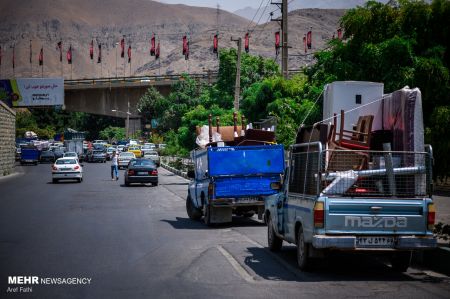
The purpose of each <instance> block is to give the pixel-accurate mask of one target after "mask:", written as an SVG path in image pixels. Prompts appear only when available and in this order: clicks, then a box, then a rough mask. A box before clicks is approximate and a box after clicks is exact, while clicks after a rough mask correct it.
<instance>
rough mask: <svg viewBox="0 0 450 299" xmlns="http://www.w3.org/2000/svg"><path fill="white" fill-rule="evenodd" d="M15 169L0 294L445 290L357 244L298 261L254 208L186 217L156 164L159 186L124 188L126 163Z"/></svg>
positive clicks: (4, 195)
mask: <svg viewBox="0 0 450 299" xmlns="http://www.w3.org/2000/svg"><path fill="white" fill-rule="evenodd" d="M20 169H22V170H21V171H22V172H24V173H23V174H21V175H16V176H13V177H11V178H6V179H2V180H0V297H2V298H3V297H12V298H14V297H21V298H29V297H32V298H310V297H314V298H325V297H330V296H332V297H333V298H348V297H370V298H372V297H383V298H394V297H395V298H449V297H450V279H449V278H448V277H446V276H442V275H440V274H437V273H434V272H432V271H428V270H427V269H419V268H417V267H412V268H410V270H408V272H407V273H406V274H399V273H395V272H393V271H391V269H390V267H389V266H387V264H386V263H385V262H384V261H383V259H379V258H373V257H368V256H363V255H355V254H346V255H342V254H341V255H335V256H333V257H332V258H330V259H328V260H327V261H326V262H323V263H321V264H319V265H318V266H317V268H316V270H315V271H314V272H309V273H308V272H301V271H300V270H298V269H297V268H296V266H295V249H294V247H293V246H289V245H288V244H286V243H285V246H284V247H283V250H282V251H281V252H280V253H277V254H273V253H271V252H269V251H268V249H267V248H266V244H267V243H266V227H265V226H264V225H263V224H262V223H261V222H259V221H258V220H257V219H244V218H235V219H234V220H235V221H234V222H233V224H231V225H222V226H218V227H216V228H207V227H206V226H205V225H204V224H203V223H201V222H195V221H191V220H189V219H188V217H187V215H186V212H185V198H186V190H187V181H186V180H185V179H183V178H180V177H178V176H175V175H173V174H171V173H170V172H168V171H166V170H164V169H162V168H160V177H159V179H160V184H159V186H157V187H149V186H134V187H124V185H123V171H121V172H120V174H121V178H120V180H119V181H111V179H110V168H109V163H107V164H88V163H85V169H84V171H85V176H84V182H83V183H81V184H79V183H75V182H74V183H59V184H52V183H51V175H50V165H49V164H47V165H38V166H28V167H19V170H20ZM9 276H37V277H38V278H39V281H40V283H39V284H35V285H26V286H24V287H31V288H32V292H27V293H24V292H23V291H24V290H27V289H25V288H24V289H22V290H20V289H19V291H22V293H19V294H18V293H13V292H12V291H13V289H10V291H9V292H8V287H10V288H11V287H16V286H19V285H8V277H9ZM44 278H89V279H91V280H90V284H42V283H41V282H42V281H41V279H44ZM66 282H67V281H66Z"/></svg>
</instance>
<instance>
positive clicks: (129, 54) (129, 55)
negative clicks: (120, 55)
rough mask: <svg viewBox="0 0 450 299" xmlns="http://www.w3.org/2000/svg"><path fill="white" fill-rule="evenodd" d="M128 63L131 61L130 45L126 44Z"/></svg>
mask: <svg viewBox="0 0 450 299" xmlns="http://www.w3.org/2000/svg"><path fill="white" fill-rule="evenodd" d="M128 63H131V45H129V46H128Z"/></svg>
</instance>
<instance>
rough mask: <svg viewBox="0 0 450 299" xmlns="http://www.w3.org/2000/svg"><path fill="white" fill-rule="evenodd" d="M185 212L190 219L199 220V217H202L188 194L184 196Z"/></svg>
mask: <svg viewBox="0 0 450 299" xmlns="http://www.w3.org/2000/svg"><path fill="white" fill-rule="evenodd" d="M186 212H187V214H188V216H189V218H190V219H192V220H200V218H202V212H201V211H200V210H199V209H197V208H196V207H195V206H194V205H193V204H192V199H191V196H190V195H188V196H187V198H186Z"/></svg>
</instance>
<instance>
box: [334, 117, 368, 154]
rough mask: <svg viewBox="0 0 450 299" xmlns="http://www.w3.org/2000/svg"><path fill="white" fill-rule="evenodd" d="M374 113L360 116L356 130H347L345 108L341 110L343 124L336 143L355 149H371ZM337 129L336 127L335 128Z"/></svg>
mask: <svg viewBox="0 0 450 299" xmlns="http://www.w3.org/2000/svg"><path fill="white" fill-rule="evenodd" d="M336 122H337V121H336V115H335V116H334V127H335V128H336ZM372 123H373V115H363V116H360V117H359V118H358V122H357V123H356V126H355V130H345V129H344V124H345V115H344V110H341V125H340V128H339V133H337V136H335V138H336V137H337V139H334V140H336V143H337V144H338V145H339V146H341V147H344V148H348V149H353V150H369V149H370V134H371V131H372ZM335 130H336V129H335Z"/></svg>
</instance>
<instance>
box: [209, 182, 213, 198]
mask: <svg viewBox="0 0 450 299" xmlns="http://www.w3.org/2000/svg"><path fill="white" fill-rule="evenodd" d="M213 194H214V184H213V183H209V185H208V197H209V198H211V197H212V196H213Z"/></svg>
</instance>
